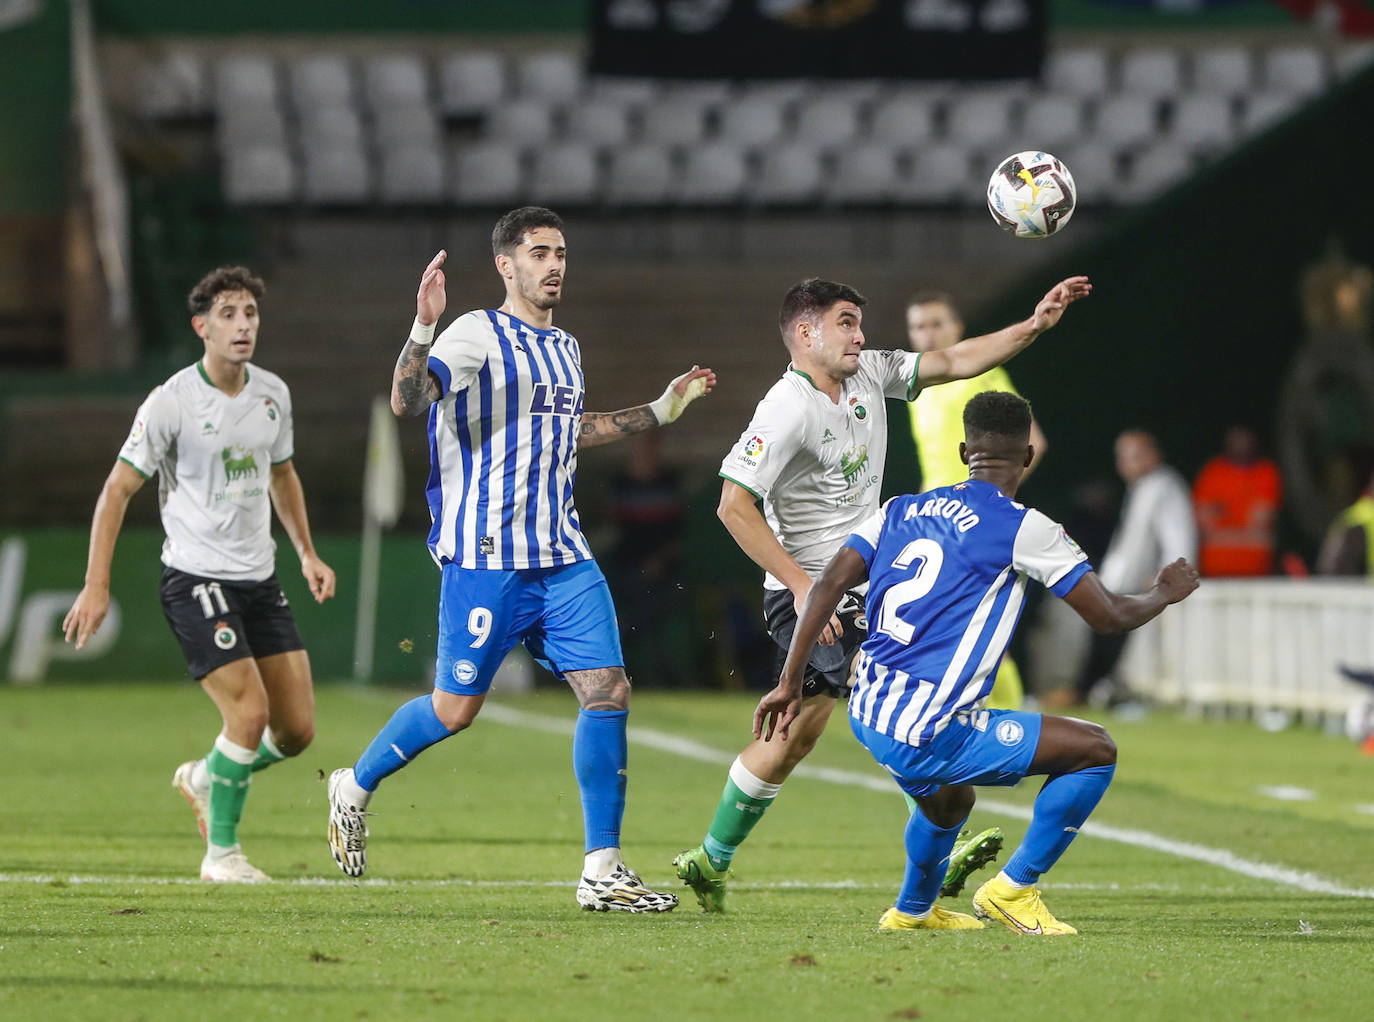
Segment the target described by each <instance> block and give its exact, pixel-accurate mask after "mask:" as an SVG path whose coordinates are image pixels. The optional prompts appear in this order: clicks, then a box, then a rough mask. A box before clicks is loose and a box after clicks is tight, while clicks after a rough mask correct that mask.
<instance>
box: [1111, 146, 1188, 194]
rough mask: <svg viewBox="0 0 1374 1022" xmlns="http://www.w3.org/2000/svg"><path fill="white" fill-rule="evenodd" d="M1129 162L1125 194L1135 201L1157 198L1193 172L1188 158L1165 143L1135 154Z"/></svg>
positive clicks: (1179, 150) (1174, 147)
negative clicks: (1129, 170)
mask: <svg viewBox="0 0 1374 1022" xmlns="http://www.w3.org/2000/svg"><path fill="white" fill-rule="evenodd" d="M1130 162H1131V172H1130V175H1129V177H1128V178H1127V179H1126V189H1125V193H1126V195H1128V196H1129V197H1130V198H1131V199H1132V200H1133V201H1136V202H1143V201H1144V200H1146V199H1149V198H1152V197H1154V196H1155V195H1158V194H1159V193H1160V192H1162V191H1164V190H1165V189H1166V188H1169V187H1170V186H1172V185H1175V184H1177V183H1178V182H1179V181H1182V180H1183V179H1184V178H1185V177H1187V176H1188V175H1189V174H1190V173H1192V170H1193V160H1192V157H1190V156H1189V155H1188V154H1187V153H1186V152H1184V151H1183V150H1182V149H1180V148H1179V147H1178V146H1176V145H1174V144H1173V143H1172V142H1169V141H1163V142H1160V143H1158V144H1156V145H1153V146H1151V147H1150V148H1148V149H1145V150H1143V151H1141V152H1139V153H1137V154H1136V155H1135V157H1134V158H1133V159H1132V160H1131V161H1130Z"/></svg>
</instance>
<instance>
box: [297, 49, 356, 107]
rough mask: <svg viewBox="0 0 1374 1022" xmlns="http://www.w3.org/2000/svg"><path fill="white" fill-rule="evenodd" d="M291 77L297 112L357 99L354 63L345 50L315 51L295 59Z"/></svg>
mask: <svg viewBox="0 0 1374 1022" xmlns="http://www.w3.org/2000/svg"><path fill="white" fill-rule="evenodd" d="M288 77H289V79H290V81H291V103H292V106H294V107H295V109H296V111H297V113H301V112H304V111H305V110H307V109H310V108H312V107H325V106H349V105H351V104H352V103H353V63H352V61H351V60H350V59H349V58H348V57H345V56H344V55H343V54H339V53H314V54H311V55H309V56H307V57H302V58H301V59H299V60H296V61H293V62H292V63H291V64H290V69H289V71H288Z"/></svg>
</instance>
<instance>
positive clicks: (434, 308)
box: [415, 249, 448, 326]
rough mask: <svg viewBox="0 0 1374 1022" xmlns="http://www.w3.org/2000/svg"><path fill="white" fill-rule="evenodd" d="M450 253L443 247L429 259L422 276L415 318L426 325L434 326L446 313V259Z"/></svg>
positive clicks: (416, 296)
mask: <svg viewBox="0 0 1374 1022" xmlns="http://www.w3.org/2000/svg"><path fill="white" fill-rule="evenodd" d="M447 258H448V253H447V252H445V251H444V250H443V249H440V250H439V254H438V255H436V256H435V257H434V258H433V259H431V260H430V261H429V265H428V266H426V267H425V272H424V275H423V276H422V277H421V278H420V290H419V291H417V292H416V294H415V318H416V319H418V320H419V321H420V323H421V324H422V325H424V326H433V325H434V324H435V323H437V322H439V317H440V316H442V315H443V314H444V307H445V306H446V305H448V296H447V295H446V294H445V293H444V271H443V269H442V267H443V265H444V260H445V259H447Z"/></svg>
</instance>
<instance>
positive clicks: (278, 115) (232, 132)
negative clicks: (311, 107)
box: [215, 103, 287, 152]
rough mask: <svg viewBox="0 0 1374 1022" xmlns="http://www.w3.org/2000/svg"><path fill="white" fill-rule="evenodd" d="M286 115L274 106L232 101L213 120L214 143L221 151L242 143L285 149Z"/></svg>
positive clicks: (236, 146) (243, 144)
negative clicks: (250, 104)
mask: <svg viewBox="0 0 1374 1022" xmlns="http://www.w3.org/2000/svg"><path fill="white" fill-rule="evenodd" d="M286 142H287V130H286V118H285V117H284V116H282V112H281V108H280V107H277V106H275V105H272V106H264V107H255V106H249V105H247V104H244V103H239V104H235V105H234V106H231V107H229V108H228V109H227V110H224V111H222V112H221V113H220V115H219V117H218V119H217V120H216V121H215V144H216V145H217V146H218V147H219V149H220V151H221V152H227V151H229V150H230V149H235V148H238V147H241V146H255V145H272V146H280V147H283V148H285V146H286Z"/></svg>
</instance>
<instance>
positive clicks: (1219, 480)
mask: <svg viewBox="0 0 1374 1022" xmlns="http://www.w3.org/2000/svg"><path fill="white" fill-rule="evenodd" d="M1282 495H1283V484H1282V481H1281V480H1280V478H1279V467H1278V466H1277V465H1276V464H1274V462H1273V461H1272V460H1270V459H1269V458H1266V457H1263V456H1262V455H1261V454H1260V450H1259V442H1258V440H1257V439H1256V438H1255V434H1254V431H1253V430H1251V429H1250V428H1249V427H1248V426H1241V425H1234V426H1232V427H1231V428H1230V429H1228V430H1227V431H1226V439H1225V442H1224V445H1223V449H1222V453H1221V454H1219V455H1217V456H1216V457H1215V458H1213V459H1212V460H1211V461H1209V462H1207V464H1205V465H1204V466H1202V471H1201V472H1199V473H1198V477H1197V481H1196V482H1194V483H1193V508H1194V510H1195V512H1196V513H1197V524H1198V541H1199V542H1198V567H1199V569H1201V571H1202V574H1203V575H1204V576H1207V577H1211V578H1251V577H1255V576H1261V575H1268V574H1271V573H1272V572H1273V568H1274V529H1275V523H1276V521H1277V518H1278V510H1279V504H1280V502H1281V500H1282Z"/></svg>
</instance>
